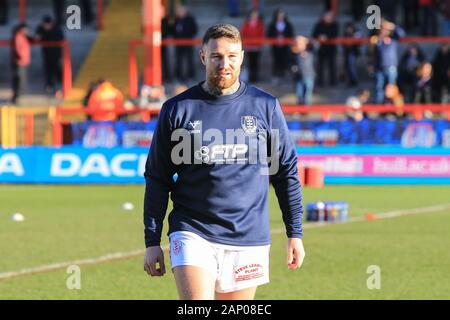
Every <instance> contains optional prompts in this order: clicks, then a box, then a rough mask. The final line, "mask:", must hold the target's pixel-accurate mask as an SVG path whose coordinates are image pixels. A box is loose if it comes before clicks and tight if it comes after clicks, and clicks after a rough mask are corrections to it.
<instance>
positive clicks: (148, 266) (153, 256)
mask: <svg viewBox="0 0 450 320" xmlns="http://www.w3.org/2000/svg"><path fill="white" fill-rule="evenodd" d="M157 263H159V268H158V269H156V264H157ZM144 270H145V271H146V272H147V273H148V274H149V275H150V276H152V277H154V276H157V277H161V276H163V275H164V274H165V273H166V266H165V264H164V253H163V251H162V249H161V247H160V246H153V247H148V248H147V250H146V251H145V258H144Z"/></svg>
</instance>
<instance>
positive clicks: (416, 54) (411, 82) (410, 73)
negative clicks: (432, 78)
mask: <svg viewBox="0 0 450 320" xmlns="http://www.w3.org/2000/svg"><path fill="white" fill-rule="evenodd" d="M424 61H425V55H424V53H423V51H422V50H421V49H420V47H419V46H418V45H416V44H413V45H410V46H409V47H408V48H407V49H406V50H405V52H404V53H403V55H402V57H401V58H400V64H399V67H398V86H399V88H400V92H402V94H403V95H404V96H405V100H406V102H407V103H411V102H412V101H413V100H414V87H415V80H416V71H417V68H418V67H419V65H420V64H421V63H423V62H424Z"/></svg>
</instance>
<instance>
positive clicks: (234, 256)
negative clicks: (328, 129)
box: [144, 24, 305, 300]
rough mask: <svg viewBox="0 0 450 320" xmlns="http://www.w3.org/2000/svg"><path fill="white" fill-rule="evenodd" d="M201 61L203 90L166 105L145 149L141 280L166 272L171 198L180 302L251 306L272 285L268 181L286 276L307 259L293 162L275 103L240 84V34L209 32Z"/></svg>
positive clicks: (223, 29) (220, 29) (225, 28)
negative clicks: (164, 239)
mask: <svg viewBox="0 0 450 320" xmlns="http://www.w3.org/2000/svg"><path fill="white" fill-rule="evenodd" d="M199 56H200V59H201V62H202V63H203V65H204V66H205V69H206V80H205V81H202V82H200V83H199V84H197V85H195V86H193V87H191V88H190V89H188V90H186V91H184V92H183V93H181V94H179V95H177V96H175V97H173V98H172V99H169V100H168V101H167V102H165V103H164V105H163V107H162V109H161V113H160V115H159V118H158V124H157V128H156V130H155V132H154V136H153V140H152V144H151V147H150V151H149V155H148V159H147V163H146V168H145V173H144V176H145V180H146V189H145V196H144V225H145V245H146V247H147V250H146V254H145V259H144V270H145V271H146V272H147V273H148V274H149V275H151V276H163V275H164V274H165V272H166V268H165V262H164V254H163V251H162V249H161V246H160V243H161V231H162V228H163V221H164V217H165V214H166V210H167V204H168V196H169V193H171V199H172V202H173V210H172V211H171V213H170V214H169V219H168V220H169V232H168V235H169V242H170V259H171V267H172V271H173V274H174V276H175V282H176V285H177V288H178V294H179V297H180V299H182V300H186V299H187V300H191V299H214V298H217V299H227V300H228V299H253V298H254V295H255V292H256V288H257V286H259V285H262V284H265V283H267V282H269V248H270V231H269V212H268V191H269V177H270V180H271V182H272V185H273V187H274V189H275V192H276V195H277V198H278V201H279V205H280V208H281V211H282V215H283V221H284V223H285V227H286V235H287V237H288V241H287V260H286V263H287V267H288V268H289V269H296V268H298V267H300V266H301V265H302V262H303V259H304V257H305V251H304V248H303V243H302V236H303V231H302V215H303V207H302V193H301V185H300V183H299V180H298V173H297V154H296V151H295V148H294V144H293V141H292V139H291V137H290V134H289V131H288V128H287V125H286V121H285V119H284V116H283V113H282V110H281V107H280V104H279V102H278V100H277V99H276V98H275V97H274V96H272V95H270V94H268V93H266V92H264V91H262V90H260V89H258V88H256V87H253V86H251V85H248V84H246V83H244V82H242V81H240V80H239V74H240V69H241V65H242V61H243V59H244V52H243V50H242V42H241V36H240V34H239V30H238V29H237V28H236V27H234V26H232V25H229V24H218V25H214V26H212V27H211V28H209V29H208V30H207V31H206V33H205V35H204V37H203V45H202V48H201V51H200V53H199ZM230 134H231V135H232V137H231V138H230ZM224 137H226V139H225V140H226V141H224ZM274 146H275V147H274ZM256 149H258V155H257V156H256V157H255V150H256ZM268 159H270V160H269V161H268ZM257 160H259V161H257ZM269 163H270V165H269ZM157 265H159V268H158V266H157Z"/></svg>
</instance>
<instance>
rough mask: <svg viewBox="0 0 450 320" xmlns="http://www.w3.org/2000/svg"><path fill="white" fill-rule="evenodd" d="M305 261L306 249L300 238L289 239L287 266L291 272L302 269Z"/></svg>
mask: <svg viewBox="0 0 450 320" xmlns="http://www.w3.org/2000/svg"><path fill="white" fill-rule="evenodd" d="M303 259H305V249H304V248H303V241H302V239H300V238H289V239H288V245H287V265H288V268H289V269H291V270H294V269H297V268H300V267H301V266H302V264H303Z"/></svg>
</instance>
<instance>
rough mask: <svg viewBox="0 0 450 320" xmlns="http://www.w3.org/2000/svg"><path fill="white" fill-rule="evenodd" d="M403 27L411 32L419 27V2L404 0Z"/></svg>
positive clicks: (402, 4)
mask: <svg viewBox="0 0 450 320" xmlns="http://www.w3.org/2000/svg"><path fill="white" fill-rule="evenodd" d="M401 6H402V8H403V27H404V28H405V30H407V31H410V30H412V29H415V28H416V27H417V26H418V25H419V2H418V0H402V1H401Z"/></svg>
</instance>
